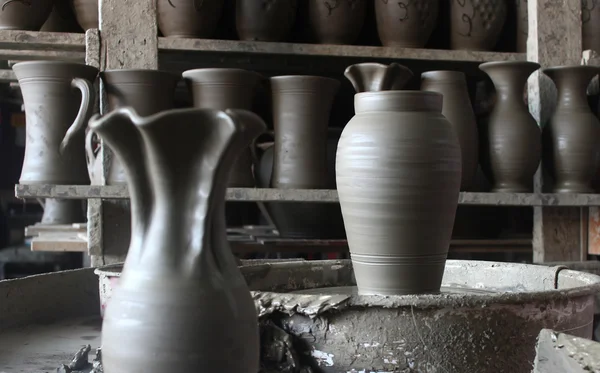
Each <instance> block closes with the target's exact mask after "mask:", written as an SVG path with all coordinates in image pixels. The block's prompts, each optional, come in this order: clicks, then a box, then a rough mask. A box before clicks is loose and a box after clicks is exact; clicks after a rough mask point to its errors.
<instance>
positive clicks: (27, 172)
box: [13, 61, 98, 184]
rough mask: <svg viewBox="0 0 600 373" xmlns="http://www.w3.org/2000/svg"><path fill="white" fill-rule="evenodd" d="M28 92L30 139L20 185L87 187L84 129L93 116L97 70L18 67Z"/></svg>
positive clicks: (37, 64) (39, 64)
mask: <svg viewBox="0 0 600 373" xmlns="http://www.w3.org/2000/svg"><path fill="white" fill-rule="evenodd" d="M13 71H14V72H15V75H16V77H17V79H18V80H19V85H20V87H21V92H22V94H23V101H24V104H25V116H26V122H27V123H26V130H27V138H26V140H25V158H24V160H23V169H22V171H21V178H20V183H21V184H88V183H89V179H88V173H87V167H86V162H85V148H84V140H85V139H84V137H85V125H86V124H87V121H88V119H89V118H90V117H91V115H92V114H93V112H92V111H93V109H94V103H95V98H94V97H95V92H96V91H95V89H94V86H93V82H94V80H95V79H96V75H97V74H98V69H96V68H95V67H92V66H86V65H83V64H78V63H69V62H59V61H27V62H19V63H17V64H15V65H14V66H13Z"/></svg>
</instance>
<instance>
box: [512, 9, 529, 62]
mask: <svg viewBox="0 0 600 373" xmlns="http://www.w3.org/2000/svg"><path fill="white" fill-rule="evenodd" d="M515 7H516V10H517V14H516V16H517V21H516V24H517V52H519V53H527V38H528V37H529V17H528V13H529V11H528V9H527V0H515Z"/></svg>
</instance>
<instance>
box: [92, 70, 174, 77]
mask: <svg viewBox="0 0 600 373" xmlns="http://www.w3.org/2000/svg"><path fill="white" fill-rule="evenodd" d="M119 73H141V74H157V75H174V76H177V75H178V74H176V73H173V72H171V71H165V70H155V69H109V70H104V71H102V72H101V73H100V75H104V74H119Z"/></svg>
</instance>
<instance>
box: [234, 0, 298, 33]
mask: <svg viewBox="0 0 600 373" xmlns="http://www.w3.org/2000/svg"><path fill="white" fill-rule="evenodd" d="M297 11H298V1H297V0H261V1H257V0H236V2H235V25H236V29H237V34H238V37H239V38H240V40H256V41H272V42H277V41H285V39H286V38H287V36H288V35H289V33H290V30H291V29H292V26H293V25H294V21H295V20H296V13H297Z"/></svg>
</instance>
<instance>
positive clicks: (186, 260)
mask: <svg viewBox="0 0 600 373" xmlns="http://www.w3.org/2000/svg"><path fill="white" fill-rule="evenodd" d="M90 127H91V128H92V129H93V130H94V131H95V132H96V133H98V134H99V136H100V137H101V138H102V140H104V141H105V142H106V144H108V146H110V147H111V149H112V150H113V152H114V153H115V154H116V156H117V157H118V158H119V160H120V162H121V164H123V166H124V168H125V171H126V175H127V184H128V186H129V193H130V195H131V213H132V227H131V228H132V234H131V241H130V246H129V251H128V253H127V258H126V260H125V265H124V268H123V272H122V274H121V278H120V281H119V286H118V288H117V289H115V290H114V292H113V294H112V297H111V299H110V302H109V303H108V305H107V307H106V310H105V314H104V320H103V326H102V360H103V366H104V371H106V372H110V373H131V369H132V367H135V369H136V370H138V371H140V372H147V373H166V372H240V373H256V372H257V371H258V369H259V334H258V317H257V314H256V309H255V306H254V301H253V300H252V297H251V295H250V291H249V290H248V286H247V285H246V281H245V280H244V278H243V277H242V275H241V273H240V271H239V269H238V268H237V264H236V260H235V258H234V256H233V254H232V253H231V248H230V247H229V244H228V242H227V237H226V233H225V218H224V203H225V187H226V184H227V177H228V169H229V168H230V167H231V166H232V165H233V162H234V161H235V159H236V158H237V156H238V155H239V154H240V153H241V152H242V151H243V149H245V148H247V147H248V145H249V143H250V142H251V141H252V139H253V138H254V137H256V136H257V135H258V134H259V133H260V132H262V131H263V130H264V129H265V125H264V123H263V122H262V120H261V119H260V118H259V117H257V116H256V115H254V114H252V113H250V112H247V111H244V110H227V111H218V110H199V109H180V110H168V111H163V112H161V113H159V114H155V115H153V116H150V117H140V116H138V115H137V114H135V112H134V111H133V109H131V108H121V109H117V110H115V111H113V112H111V113H109V114H107V115H105V116H104V117H102V118H100V117H98V116H96V117H95V118H93V119H92V120H91V121H90ZM207 300H210V301H207ZM148 351H160V353H148ZM234 356H235V358H232V357H234Z"/></svg>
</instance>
